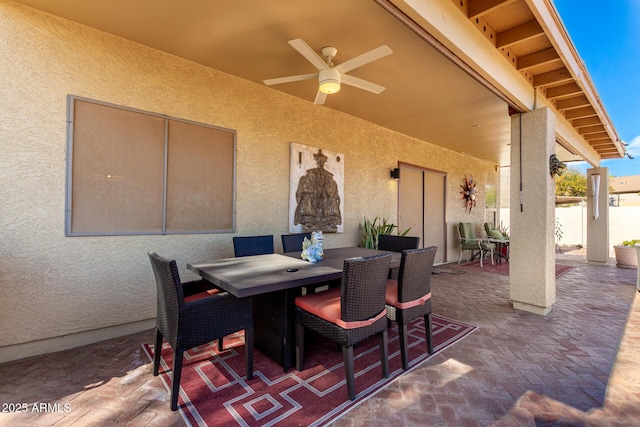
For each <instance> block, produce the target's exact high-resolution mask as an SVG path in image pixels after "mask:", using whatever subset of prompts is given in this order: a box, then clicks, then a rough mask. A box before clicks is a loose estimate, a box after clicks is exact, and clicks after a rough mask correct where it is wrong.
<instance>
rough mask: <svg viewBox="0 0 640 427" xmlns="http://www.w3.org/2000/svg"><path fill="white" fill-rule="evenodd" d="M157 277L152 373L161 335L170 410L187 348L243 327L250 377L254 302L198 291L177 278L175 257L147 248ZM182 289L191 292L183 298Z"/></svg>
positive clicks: (155, 371)
mask: <svg viewBox="0 0 640 427" xmlns="http://www.w3.org/2000/svg"><path fill="white" fill-rule="evenodd" d="M149 259H150V260H151V266H152V267H153V272H154V275H155V278H156V286H157V291H158V293H157V298H158V301H157V302H158V305H157V316H156V342H155V346H154V348H153V375H154V376H157V375H158V371H159V368H160V355H161V353H162V340H163V338H164V339H166V340H167V341H168V342H169V345H170V346H171V348H172V349H173V368H172V371H173V380H172V385H171V410H172V411H175V410H177V409H178V393H179V390H180V377H181V374H182V359H183V354H184V352H185V351H186V350H188V349H190V348H193V347H196V346H199V345H202V344H206V343H208V342H210V341H214V340H217V339H220V338H222V337H224V336H226V335H229V334H232V333H234V332H238V331H241V330H244V339H245V365H246V373H247V379H251V378H252V377H253V304H252V299H251V298H236V297H234V296H233V295H231V294H229V293H226V292H215V291H214V292H215V293H214V295H209V293H208V292H206V291H205V292H199V291H200V290H201V289H200V288H199V286H197V287H196V289H195V291H196V293H194V292H193V290H192V289H190V288H191V287H192V284H190V283H185V284H183V283H182V282H181V281H180V275H179V273H178V267H177V266H176V262H175V261H174V260H168V259H165V258H163V257H161V256H159V255H158V254H156V253H155V252H149ZM185 293H188V294H190V296H188V297H187V298H185Z"/></svg>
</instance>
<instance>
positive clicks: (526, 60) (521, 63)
mask: <svg viewBox="0 0 640 427" xmlns="http://www.w3.org/2000/svg"><path fill="white" fill-rule="evenodd" d="M553 62H559V63H562V59H561V58H560V56H559V55H558V52H556V50H555V49H554V48H552V47H550V48H548V49H544V50H539V51H538V52H533V53H530V54H528V55H522V56H520V57H518V70H528V69H529V68H533V67H536V66H538V65H546V64H551V63H553Z"/></svg>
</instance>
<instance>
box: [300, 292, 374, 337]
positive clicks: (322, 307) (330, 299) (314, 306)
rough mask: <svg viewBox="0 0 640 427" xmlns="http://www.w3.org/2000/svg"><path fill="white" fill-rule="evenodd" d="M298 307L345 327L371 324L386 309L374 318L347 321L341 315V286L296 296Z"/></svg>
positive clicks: (359, 326)
mask: <svg viewBox="0 0 640 427" xmlns="http://www.w3.org/2000/svg"><path fill="white" fill-rule="evenodd" d="M296 307H299V308H301V309H302V310H304V311H306V312H309V313H311V314H313V315H314V316H318V317H319V318H321V319H324V320H326V321H327V322H330V323H335V324H336V325H338V326H340V327H341V328H344V329H353V328H362V327H363V326H369V325H371V324H373V323H374V322H375V321H376V320H379V319H381V318H382V317H384V316H385V314H386V311H385V310H382V312H380V314H378V315H377V316H375V317H374V318H372V319H368V320H362V321H356V322H345V321H344V320H342V318H341V317H340V288H333V289H329V290H328V291H324V292H318V293H316V294H311V295H305V296H301V297H297V298H296Z"/></svg>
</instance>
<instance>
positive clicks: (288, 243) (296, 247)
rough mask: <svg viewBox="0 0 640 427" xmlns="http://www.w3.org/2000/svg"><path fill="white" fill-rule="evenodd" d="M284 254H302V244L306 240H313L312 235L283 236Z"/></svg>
mask: <svg viewBox="0 0 640 427" xmlns="http://www.w3.org/2000/svg"><path fill="white" fill-rule="evenodd" d="M280 237H281V238H282V252H285V253H286V252H295V251H300V252H302V242H303V241H304V239H305V238H307V239H309V240H311V233H298V234H283V235H282V236H280Z"/></svg>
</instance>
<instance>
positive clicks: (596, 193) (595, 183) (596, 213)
mask: <svg viewBox="0 0 640 427" xmlns="http://www.w3.org/2000/svg"><path fill="white" fill-rule="evenodd" d="M591 192H592V193H593V219H594V220H597V219H598V218H599V217H600V209H599V207H598V204H599V203H598V200H599V198H600V175H598V174H593V175H591Z"/></svg>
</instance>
